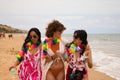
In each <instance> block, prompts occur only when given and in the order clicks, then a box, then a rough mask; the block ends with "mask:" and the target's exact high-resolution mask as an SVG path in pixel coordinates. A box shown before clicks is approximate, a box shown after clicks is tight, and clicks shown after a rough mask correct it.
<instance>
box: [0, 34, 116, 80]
mask: <svg viewBox="0 0 120 80" xmlns="http://www.w3.org/2000/svg"><path fill="white" fill-rule="evenodd" d="M24 39H25V34H13V38H8V34H6V37H5V38H0V51H1V52H0V80H13V77H12V76H14V80H18V75H17V71H16V74H14V75H12V74H11V73H10V72H9V67H10V66H11V65H13V64H14V62H15V61H16V54H17V53H18V52H20V50H21V47H22V44H23V41H24ZM18 67H19V66H18ZM18 67H17V68H18ZM88 75H89V80H116V79H114V78H112V77H110V76H108V75H106V74H105V73H102V72H99V71H96V69H95V66H94V67H93V68H92V69H88Z"/></svg>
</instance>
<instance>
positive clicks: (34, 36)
mask: <svg viewBox="0 0 120 80" xmlns="http://www.w3.org/2000/svg"><path fill="white" fill-rule="evenodd" d="M29 38H30V39H32V38H34V39H35V38H37V36H36V35H33V36H29Z"/></svg>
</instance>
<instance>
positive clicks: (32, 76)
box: [9, 28, 42, 80]
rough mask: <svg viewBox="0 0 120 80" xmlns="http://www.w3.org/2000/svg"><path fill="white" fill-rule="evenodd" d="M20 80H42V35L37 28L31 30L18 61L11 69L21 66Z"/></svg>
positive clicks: (19, 71)
mask: <svg viewBox="0 0 120 80" xmlns="http://www.w3.org/2000/svg"><path fill="white" fill-rule="evenodd" d="M19 64H20V66H19V69H18V76H19V80H41V77H42V71H41V33H40V31H39V30H38V29H37V28H31V29H30V30H29V32H28V34H27V37H26V39H25V41H24V44H23V46H22V51H21V52H20V53H19V54H18V55H17V61H16V62H15V64H14V65H13V66H11V67H10V68H9V70H11V69H12V68H16V66H17V65H19Z"/></svg>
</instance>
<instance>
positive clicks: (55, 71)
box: [49, 59, 64, 77]
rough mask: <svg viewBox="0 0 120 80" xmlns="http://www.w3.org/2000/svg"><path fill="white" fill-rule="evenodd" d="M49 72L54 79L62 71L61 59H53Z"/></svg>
mask: <svg viewBox="0 0 120 80" xmlns="http://www.w3.org/2000/svg"><path fill="white" fill-rule="evenodd" d="M49 70H50V72H52V74H53V75H54V76H55V77H56V76H57V75H58V74H59V73H60V72H61V71H64V63H63V61H62V59H58V60H57V59H55V61H54V62H53V64H52V65H51V67H50V69H49Z"/></svg>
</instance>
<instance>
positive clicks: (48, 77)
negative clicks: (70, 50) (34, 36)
mask: <svg viewBox="0 0 120 80" xmlns="http://www.w3.org/2000/svg"><path fill="white" fill-rule="evenodd" d="M65 29H66V28H65V27H64V25H63V24H62V23H60V22H59V21H57V20H53V21H52V22H51V23H49V25H48V26H47V28H46V37H47V38H46V39H45V40H44V41H43V61H44V62H43V66H42V68H43V76H42V80H64V79H65V68H64V62H63V58H62V57H63V54H64V52H65V42H64V41H63V39H62V38H61V34H62V33H63V31H64V30H65Z"/></svg>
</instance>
